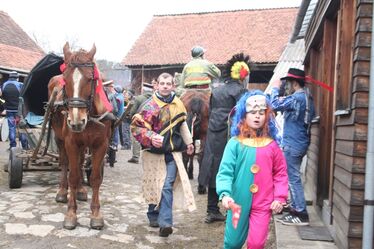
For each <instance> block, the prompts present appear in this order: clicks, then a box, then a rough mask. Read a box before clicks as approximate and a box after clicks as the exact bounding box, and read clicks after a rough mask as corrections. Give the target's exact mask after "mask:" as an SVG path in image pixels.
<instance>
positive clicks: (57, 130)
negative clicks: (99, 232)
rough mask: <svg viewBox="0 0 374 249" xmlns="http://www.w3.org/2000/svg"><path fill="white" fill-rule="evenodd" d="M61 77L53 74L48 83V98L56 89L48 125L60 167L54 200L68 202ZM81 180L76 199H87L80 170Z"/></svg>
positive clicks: (64, 108)
mask: <svg viewBox="0 0 374 249" xmlns="http://www.w3.org/2000/svg"><path fill="white" fill-rule="evenodd" d="M62 82H63V77H62V75H58V76H55V79H53V80H51V81H50V83H49V84H48V97H49V98H50V97H51V95H52V93H53V90H55V91H57V96H56V101H55V103H54V105H53V109H52V113H51V118H50V125H51V127H52V129H53V131H54V134H55V136H54V138H55V141H56V144H57V147H58V151H59V167H60V168H61V174H60V184H59V189H58V192H57V194H56V198H55V200H56V202H62V203H67V202H68V197H67V196H68V179H67V177H68V158H67V155H66V151H65V147H64V136H63V130H62V128H63V125H64V119H65V115H64V113H65V112H66V111H67V108H66V107H65V106H64V105H63V96H62V93H63V92H62V89H63V84H62ZM82 159H84V155H83V156H82V157H81V162H80V165H81V167H82V166H83V160H82ZM80 173H81V175H80V178H81V181H80V182H79V185H78V194H77V199H78V200H80V201H87V189H86V188H85V187H84V186H83V185H82V183H83V173H82V170H81V171H80Z"/></svg>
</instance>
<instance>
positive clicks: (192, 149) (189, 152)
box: [187, 143, 194, 155]
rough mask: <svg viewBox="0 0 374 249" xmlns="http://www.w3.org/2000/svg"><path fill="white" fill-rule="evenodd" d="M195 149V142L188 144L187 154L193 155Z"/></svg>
mask: <svg viewBox="0 0 374 249" xmlns="http://www.w3.org/2000/svg"><path fill="white" fill-rule="evenodd" d="M193 151H194V146H193V144H192V143H191V144H189V145H187V155H192V154H193Z"/></svg>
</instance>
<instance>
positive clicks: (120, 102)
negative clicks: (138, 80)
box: [114, 85, 125, 150]
mask: <svg viewBox="0 0 374 249" xmlns="http://www.w3.org/2000/svg"><path fill="white" fill-rule="evenodd" d="M114 91H115V93H114V98H115V100H116V102H117V106H118V112H117V117H118V118H119V119H120V118H121V117H122V114H123V113H124V112H125V97H124V96H123V93H122V92H123V87H122V86H120V85H114ZM122 125H123V124H122V122H121V123H120V124H119V125H118V127H116V131H115V132H116V133H117V137H118V139H117V150H118V144H121V148H122V147H123V146H124V141H123V139H124V138H123V133H122Z"/></svg>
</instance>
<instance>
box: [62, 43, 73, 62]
mask: <svg viewBox="0 0 374 249" xmlns="http://www.w3.org/2000/svg"><path fill="white" fill-rule="evenodd" d="M63 52H64V59H65V61H66V60H69V58H70V56H71V50H70V46H69V42H66V43H65V45H64V48H63Z"/></svg>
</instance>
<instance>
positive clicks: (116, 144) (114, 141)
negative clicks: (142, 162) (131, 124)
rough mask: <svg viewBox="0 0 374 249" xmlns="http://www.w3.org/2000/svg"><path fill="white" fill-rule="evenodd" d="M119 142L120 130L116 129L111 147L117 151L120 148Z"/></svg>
mask: <svg viewBox="0 0 374 249" xmlns="http://www.w3.org/2000/svg"><path fill="white" fill-rule="evenodd" d="M118 141H119V130H118V127H117V128H115V129H114V131H113V137H112V141H110V145H111V146H112V147H113V148H115V149H117V147H118Z"/></svg>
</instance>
